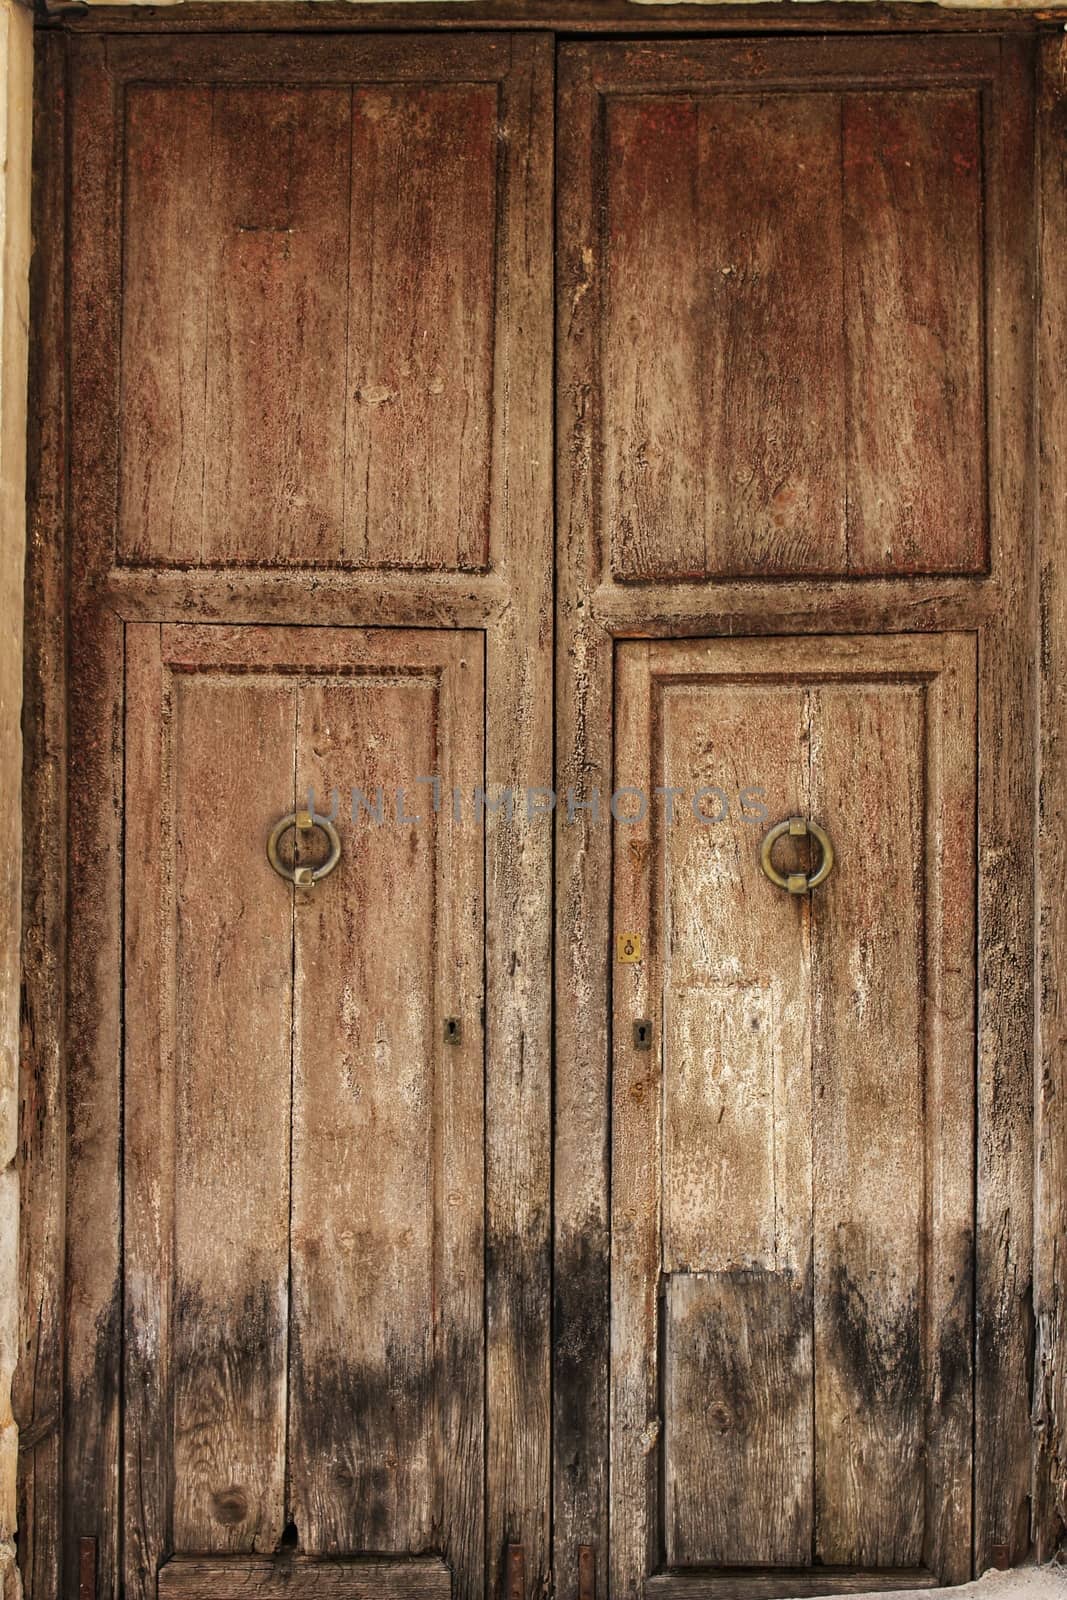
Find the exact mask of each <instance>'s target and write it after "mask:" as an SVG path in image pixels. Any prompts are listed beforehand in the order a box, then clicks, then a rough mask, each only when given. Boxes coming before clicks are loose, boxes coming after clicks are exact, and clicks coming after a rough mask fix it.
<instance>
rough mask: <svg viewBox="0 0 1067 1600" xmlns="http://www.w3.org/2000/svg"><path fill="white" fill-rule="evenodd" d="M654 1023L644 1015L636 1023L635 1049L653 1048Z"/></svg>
mask: <svg viewBox="0 0 1067 1600" xmlns="http://www.w3.org/2000/svg"><path fill="white" fill-rule="evenodd" d="M651 1048H652V1024H651V1022H650V1021H649V1020H648V1018H647V1017H642V1018H641V1019H640V1020H639V1021H638V1022H635V1023H634V1049H635V1050H651Z"/></svg>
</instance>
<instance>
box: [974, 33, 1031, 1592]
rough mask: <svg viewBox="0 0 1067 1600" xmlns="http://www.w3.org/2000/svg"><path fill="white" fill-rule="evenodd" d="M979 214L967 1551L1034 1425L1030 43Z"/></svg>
mask: <svg viewBox="0 0 1067 1600" xmlns="http://www.w3.org/2000/svg"><path fill="white" fill-rule="evenodd" d="M1001 52H1002V57H1003V70H1002V75H1001V78H1000V80H999V82H998V84H997V87H996V92H995V94H994V95H993V96H992V97H991V98H992V102H993V103H992V106H991V108H990V117H989V124H990V128H989V146H990V150H989V160H990V162H991V165H992V168H993V170H994V172H995V173H996V180H995V182H994V183H992V184H991V185H990V191H989V192H990V201H991V205H990V212H989V215H988V217H987V221H986V233H987V238H988V240H989V246H988V249H989V252H990V266H991V279H992V286H991V293H990V304H989V319H990V338H991V347H992V354H993V362H994V378H993V380H992V382H993V383H994V384H995V390H993V391H992V392H994V393H995V394H996V397H997V400H996V404H995V405H994V406H992V407H991V410H990V417H989V429H990V451H991V454H990V462H991V477H990V489H991V493H990V518H991V529H990V531H991V541H992V561H993V568H994V571H996V572H997V573H998V574H999V578H1000V605H999V607H998V608H997V611H996V612H995V613H994V615H993V616H992V617H991V618H990V620H989V622H988V623H986V624H985V625H984V626H983V628H982V633H981V640H980V644H979V661H980V670H981V676H982V683H983V686H984V692H983V694H982V696H981V698H980V702H979V712H978V716H979V732H978V744H979V750H980V752H982V763H983V765H982V770H981V772H980V775H979V777H980V784H979V795H980V800H979V811H978V839H979V848H978V895H979V900H978V926H979V928H980V929H981V930H982V948H981V950H980V953H979V968H978V1153H977V1174H976V1193H977V1223H976V1236H975V1237H976V1272H977V1287H976V1319H977V1326H976V1366H975V1499H974V1539H975V1548H974V1564H975V1570H976V1571H978V1572H983V1571H985V1569H986V1568H987V1567H988V1566H989V1565H990V1564H991V1560H992V1555H991V1552H992V1547H993V1545H997V1544H1001V1545H1007V1547H1008V1551H1009V1559H1010V1561H1011V1562H1013V1563H1015V1562H1019V1561H1022V1560H1023V1559H1025V1556H1026V1553H1027V1551H1028V1549H1029V1547H1030V1526H1029V1521H1030V1495H1031V1491H1032V1487H1033V1486H1032V1482H1031V1471H1032V1465H1033V1462H1032V1456H1033V1437H1032V1431H1031V1426H1030V1416H1029V1412H1030V1403H1031V1382H1032V1361H1033V1298H1032V1295H1033V1191H1034V1164H1033V1163H1034V1142H1033V1107H1034V973H1033V950H1034V898H1033V883H1034V877H1033V854H1034V801H1035V793H1036V791H1035V787H1034V750H1035V740H1036V728H1035V725H1036V715H1037V704H1036V695H1037V686H1036V677H1037V663H1036V660H1035V649H1036V644H1035V641H1036V637H1037V592H1036V583H1035V579H1036V568H1037V563H1036V561H1035V560H1034V558H1033V553H1032V538H1033V534H1032V529H1033V527H1034V512H1035V506H1034V489H1035V478H1036V474H1035V470H1034V469H1035V439H1034V417H1033V412H1034V392H1033V391H1034V371H1033V348H1034V340H1033V329H1034V322H1033V315H1034V313H1033V306H1034V243H1035V234H1034V224H1035V220H1036V219H1035V210H1034V170H1033V96H1032V90H1033V50H1032V47H1031V46H1030V45H1029V44H1028V43H1025V42H1022V41H1009V40H1003V41H1002V42H1001Z"/></svg>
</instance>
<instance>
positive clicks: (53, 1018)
mask: <svg viewBox="0 0 1067 1600" xmlns="http://www.w3.org/2000/svg"><path fill="white" fill-rule="evenodd" d="M36 47H37V56H36V63H35V89H34V95H35V104H34V128H33V156H34V181H33V212H32V227H33V238H34V250H33V258H32V261H31V269H30V324H31V327H32V328H33V329H34V330H35V335H34V337H33V339H32V340H31V343H30V373H29V393H30V418H31V422H30V428H29V436H28V440H27V463H26V467H27V484H26V488H27V560H26V616H25V629H26V631H25V678H24V683H23V701H22V730H23V823H22V827H23V879H22V888H23V894H22V924H23V945H22V1023H21V1033H20V1040H19V1077H20V1092H19V1100H20V1106H19V1184H20V1199H21V1206H20V1217H19V1284H20V1286H21V1307H20V1317H19V1346H18V1363H17V1365H16V1368H15V1373H14V1376H13V1379H12V1411H13V1415H14V1418H15V1421H16V1423H17V1424H18V1429H19V1462H18V1485H17V1494H18V1499H17V1518H18V1547H19V1569H20V1572H21V1575H22V1586H23V1593H24V1594H25V1596H26V1600H45V1597H46V1596H51V1595H59V1594H60V1593H61V1585H60V1575H59V1563H60V1547H61V1521H62V1512H61V1472H62V1462H61V1453H62V1436H63V1425H62V1385H63V1372H62V1355H61V1352H62V1327H61V1320H62V1307H63V1265H64V1261H63V1257H64V1220H65V1219H64V1205H65V1196H64V1170H65V1165H66V1152H65V1144H66V1121H65V1089H64V1076H65V1071H66V1061H65V1050H64V1044H65V1003H66V920H67V906H66V889H67V860H66V852H65V851H64V850H62V849H59V850H57V849H56V847H55V841H56V840H58V839H64V838H65V837H66V835H67V760H68V747H67V680H66V673H67V649H66V643H67V597H68V581H67V570H66V471H65V466H66V448H67V417H66V406H65V369H64V362H63V355H62V352H63V348H64V343H65V339H66V327H65V308H64V304H63V276H64V267H63V263H64V260H65V252H66V246H67V230H66V206H65V193H66V183H67V172H66V151H65V144H64V131H65V121H66V76H67V42H66V40H65V39H63V38H60V37H56V36H50V37H47V38H44V39H41V38H38V39H37V41H36Z"/></svg>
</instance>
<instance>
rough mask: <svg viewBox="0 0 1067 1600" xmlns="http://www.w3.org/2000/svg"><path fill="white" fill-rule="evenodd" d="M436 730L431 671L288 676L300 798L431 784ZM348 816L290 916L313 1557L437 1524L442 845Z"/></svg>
mask: <svg viewBox="0 0 1067 1600" xmlns="http://www.w3.org/2000/svg"><path fill="white" fill-rule="evenodd" d="M398 644H399V647H400V650H401V651H402V649H403V636H402V635H401V636H400V639H399V640H398ZM443 731H444V730H442V729H441V728H440V726H439V706H438V694H437V684H436V682H435V679H434V676H433V675H432V674H430V675H428V676H422V675H420V676H418V677H414V678H410V679H408V680H406V681H404V680H397V679H396V678H393V679H392V680H390V679H389V678H387V677H381V678H379V677H378V676H377V675H375V676H373V677H370V678H363V677H359V678H355V679H349V680H341V681H340V682H338V681H336V680H334V681H333V682H327V683H324V684H318V683H316V682H315V681H314V680H312V681H309V682H306V683H304V684H302V686H301V690H300V714H299V733H298V741H297V771H298V774H299V776H298V784H297V789H298V795H299V796H300V803H301V804H303V796H304V795H305V794H306V792H307V789H308V786H309V785H310V786H312V787H313V788H314V790H315V793H316V796H319V795H322V796H325V795H326V794H327V793H328V792H329V786H330V784H331V783H332V784H336V785H337V786H338V792H339V793H340V794H341V795H343V796H345V797H346V798H347V796H348V794H349V792H350V787H349V786H350V785H352V784H355V785H356V786H357V787H358V788H359V789H360V790H362V791H363V792H364V793H365V794H368V795H371V796H373V794H374V792H375V789H376V787H377V786H378V785H379V784H384V785H385V788H386V792H387V793H388V794H389V796H390V799H392V797H393V796H394V795H395V794H396V792H397V790H398V788H403V786H404V785H405V784H407V785H411V784H412V780H413V778H414V775H415V774H418V773H424V774H432V773H434V772H436V770H437V754H438V742H439V738H440V736H441V734H442V733H443ZM445 753H446V754H447V757H448V758H451V757H452V756H453V754H454V752H453V751H452V750H448V749H447V747H446V752H445ZM411 792H412V801H411V803H410V805H409V806H408V807H406V808H405V809H406V810H407V811H408V812H410V813H411V814H417V813H418V812H419V811H420V810H422V809H423V808H422V807H421V806H420V805H419V803H418V800H419V798H421V795H422V791H418V790H412V791H411ZM317 803H319V804H322V805H323V806H325V802H324V801H322V802H318V801H317ZM342 803H343V802H342ZM347 821H348V819H347V817H346V816H343V815H342V816H340V817H339V820H338V826H339V827H340V828H342V830H343V854H342V858H341V864H340V865H339V866H338V867H337V869H336V870H335V871H334V873H333V874H332V875H331V877H330V878H329V879H327V880H325V881H324V882H323V883H322V884H321V885H317V886H316V888H315V889H314V890H313V891H312V892H310V893H302V894H300V896H299V899H298V901H297V905H296V1011H295V1018H294V1028H293V1046H294V1056H293V1247H292V1248H293V1293H294V1306H293V1330H292V1340H293V1342H292V1400H291V1405H292V1413H291V1417H290V1430H289V1437H290V1451H291V1484H292V1488H291V1495H292V1514H293V1518H294V1520H295V1522H296V1526H297V1532H298V1534H299V1536H300V1539H301V1544H302V1548H303V1549H304V1550H306V1551H308V1552H309V1553H311V1554H314V1555H344V1554H349V1553H351V1552H353V1551H359V1550H377V1551H381V1552H394V1553H399V1552H402V1551H411V1552H415V1553H421V1552H423V1551H425V1550H427V1549H429V1548H431V1547H432V1529H433V1513H434V1506H433V1490H434V1484H433V1474H432V1468H431V1457H432V1453H433V1432H434V1428H433V1423H434V1418H433V1415H432V1406H433V1400H434V1395H435V1390H436V1383H437V1374H436V1373H435V1371H434V1367H433V1356H434V1344H435V1339H434V1322H435V1320H436V1318H435V1314H434V1310H433V1304H434V1244H435V1222H436V1215H435V1211H436V1208H435V1183H436V1177H437V1174H436V1171H435V1166H436V1163H435V1160H434V1156H435V1151H434V1135H435V1113H436V1110H437V1107H436V1077H437V1066H438V1063H437V1053H438V1052H437V1038H436V1033H437V1030H436V1029H435V1026H434V1022H435V1012H436V1010H437V1008H438V996H437V993H436V983H435V981H434V979H435V971H434V968H435V957H436V951H435V938H436V927H435V915H436V912H437V909H438V907H437V889H438V881H437V880H438V867H437V853H438V841H437V838H436V828H435V819H434V818H433V815H432V813H431V814H430V817H429V819H426V818H423V820H422V822H421V823H419V824H417V825H411V826H407V827H401V826H398V825H397V824H396V822H395V819H394V817H392V816H390V818H389V822H388V823H387V824H385V825H383V826H379V825H378V824H375V823H373V822H370V821H368V820H367V819H366V818H364V819H363V820H362V821H361V822H360V823H359V824H353V825H350V826H346V822H347ZM319 843H320V844H321V840H320V841H319ZM372 886H373V889H372ZM468 1360H469V1355H468Z"/></svg>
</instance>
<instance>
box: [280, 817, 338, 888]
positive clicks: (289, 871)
mask: <svg viewBox="0 0 1067 1600" xmlns="http://www.w3.org/2000/svg"><path fill="white" fill-rule="evenodd" d="M290 828H296V829H298V831H299V832H300V833H308V832H310V830H311V829H312V828H321V829H322V831H323V833H324V834H325V835H326V837H327V839H329V841H330V853H329V855H328V856H327V857H326V860H325V861H324V862H323V863H322V866H321V867H287V866H286V865H285V863H284V862H283V861H282V859H281V857H280V856H279V854H278V845H279V844H280V843H281V839H282V835H283V834H285V833H288V832H289V829H290ZM340 859H341V836H340V834H339V833H338V832H337V829H336V828H335V827H334V825H333V823H332V822H331V821H330V819H329V817H320V816H319V814H318V812H317V811H290V812H289V815H288V816H286V817H283V818H282V819H281V821H280V822H276V823H275V824H274V826H273V828H272V829H271V830H270V838H269V839H268V840H267V860H268V861H269V862H270V864H271V866H272V867H273V868H274V870H275V872H276V873H277V874H278V876H279V878H284V879H285V881H286V882H287V883H295V884H296V886H297V888H298V889H312V888H314V886H315V884H317V883H318V882H319V880H320V879H322V878H326V877H328V876H329V874H330V873H331V872H332V871H333V869H334V867H336V865H337V863H338V862H339V861H340Z"/></svg>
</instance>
